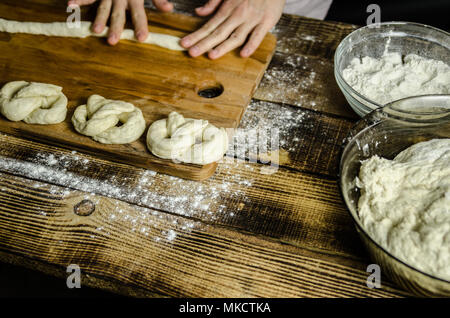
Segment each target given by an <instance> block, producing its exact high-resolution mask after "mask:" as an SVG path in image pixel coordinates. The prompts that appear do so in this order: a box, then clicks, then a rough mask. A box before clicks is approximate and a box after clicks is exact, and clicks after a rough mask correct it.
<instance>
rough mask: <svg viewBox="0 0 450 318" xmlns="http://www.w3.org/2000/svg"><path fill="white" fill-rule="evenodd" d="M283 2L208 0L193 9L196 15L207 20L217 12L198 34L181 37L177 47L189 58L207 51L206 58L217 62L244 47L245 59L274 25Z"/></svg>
mask: <svg viewBox="0 0 450 318" xmlns="http://www.w3.org/2000/svg"><path fill="white" fill-rule="evenodd" d="M285 2H286V0H209V1H208V2H207V3H206V4H205V5H204V6H203V7H199V8H197V9H196V12H197V14H198V15H200V16H207V15H210V14H212V13H213V12H214V11H215V10H216V9H217V8H219V9H218V10H217V13H216V14H215V15H214V16H213V17H212V18H211V19H210V20H209V21H208V22H206V24H205V25H203V27H201V28H200V29H199V30H197V31H195V32H194V33H192V34H189V35H187V36H185V37H184V38H183V39H182V40H181V45H182V46H183V47H185V48H186V49H189V54H190V55H191V56H193V57H197V56H199V55H202V54H203V53H205V52H207V51H209V53H208V56H209V58H211V59H217V58H219V57H221V56H222V55H224V54H225V53H227V52H229V51H231V50H234V49H235V48H237V47H239V46H241V45H242V44H244V43H246V44H245V46H244V47H243V49H242V50H241V56H242V57H249V56H250V55H252V54H253V53H254V52H255V51H256V49H257V48H258V46H259V45H260V44H261V42H262V40H263V39H264V37H265V35H266V34H267V32H269V31H270V29H272V27H273V26H275V24H277V22H278V20H279V19H280V17H281V14H282V12H283V8H284V4H285ZM219 6H220V7H219ZM249 34H250V36H249ZM248 36H249V37H248ZM247 37H248V40H247Z"/></svg>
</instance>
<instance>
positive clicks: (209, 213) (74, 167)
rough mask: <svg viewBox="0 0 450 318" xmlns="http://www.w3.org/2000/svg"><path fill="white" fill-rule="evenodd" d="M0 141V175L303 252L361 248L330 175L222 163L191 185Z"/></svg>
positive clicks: (27, 143)
mask: <svg viewBox="0 0 450 318" xmlns="http://www.w3.org/2000/svg"><path fill="white" fill-rule="evenodd" d="M0 142H1V143H2V144H3V145H4V147H3V148H1V150H0V155H2V156H7V157H8V158H12V159H8V158H5V157H3V158H1V160H0V171H5V172H8V173H12V174H15V175H20V176H22V177H26V178H30V179H35V180H41V181H45V182H49V183H52V184H55V185H59V186H64V187H68V188H70V189H76V190H81V191H86V192H92V193H96V194H100V195H103V196H108V197H111V198H115V199H120V200H122V201H126V202H129V203H132V204H136V205H139V206H143V207H147V208H152V209H157V210H159V211H165V212H169V213H171V214H174V215H180V216H186V217H189V218H192V219H194V220H201V221H202V222H204V223H208V224H214V225H222V226H227V227H230V228H234V229H236V230H239V231H244V232H249V233H254V234H258V235H265V236H267V237H270V238H272V239H275V240H279V241H283V242H286V243H289V244H294V245H298V246H302V247H306V248H311V249H320V250H324V251H328V252H332V253H336V254H342V255H347V256H349V257H352V258H359V257H360V255H361V254H362V251H363V248H362V245H361V243H360V241H359V239H358V237H357V235H356V232H355V230H354V227H353V223H352V220H351V218H350V216H349V215H348V213H347V211H346V208H345V206H344V205H343V203H342V200H341V198H340V194H339V191H338V187H337V181H336V178H334V177H327V176H321V175H315V174H310V173H304V172H300V171H294V170H292V169H289V168H285V167H282V166H280V167H279V168H278V170H277V171H276V172H275V174H267V172H269V173H271V172H273V171H272V170H270V169H269V170H268V171H266V168H267V166H264V165H261V164H256V163H251V162H248V161H244V160H240V159H237V160H236V159H232V158H228V159H226V160H224V161H223V162H222V163H221V164H220V165H219V167H218V170H217V173H216V174H215V175H214V176H213V177H212V178H211V179H210V180H206V181H204V182H193V181H187V180H181V179H177V178H171V177H168V176H166V175H162V174H154V173H153V172H150V171H148V170H142V169H138V168H134V167H130V166H127V165H121V164H116V163H113V162H108V161H105V160H101V159H98V158H96V157H93V156H86V155H82V154H78V153H75V154H74V153H72V152H71V151H70V150H61V149H59V148H57V147H49V146H47V145H42V144H39V143H35V142H31V141H26V140H22V139H18V138H15V137H9V136H5V135H0ZM18 160H19V161H18ZM269 167H270V166H269ZM261 169H262V170H261Z"/></svg>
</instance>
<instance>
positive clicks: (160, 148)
mask: <svg viewBox="0 0 450 318" xmlns="http://www.w3.org/2000/svg"><path fill="white" fill-rule="evenodd" d="M147 147H148V149H149V150H150V151H151V152H152V153H153V154H154V155H155V156H157V157H160V158H163V159H172V160H177V161H181V162H185V163H193V164H200V165H205V164H208V163H212V162H215V161H218V160H220V159H222V157H223V155H224V154H225V152H226V151H227V149H228V135H227V132H226V131H225V129H224V128H217V127H215V126H213V125H211V124H209V123H208V121H207V120H199V119H191V118H184V117H183V116H182V115H180V114H178V113H176V112H172V113H170V115H169V118H167V119H161V120H158V121H156V122H154V123H153V124H152V125H151V126H150V128H149V130H148V133H147Z"/></svg>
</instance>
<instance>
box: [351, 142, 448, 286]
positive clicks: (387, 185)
mask: <svg viewBox="0 0 450 318" xmlns="http://www.w3.org/2000/svg"><path fill="white" fill-rule="evenodd" d="M357 186H358V187H359V188H361V197H360V199H359V202H358V214H359V216H360V218H361V222H362V224H363V225H364V227H365V229H366V230H367V231H368V233H369V234H370V236H371V237H372V238H373V239H374V240H375V241H376V242H378V243H379V244H380V245H381V246H383V247H384V248H385V249H387V250H388V251H389V252H390V253H392V254H393V255H394V256H396V257H398V258H399V259H401V260H403V261H404V262H406V263H407V264H409V265H411V266H414V267H416V268H417V269H419V270H422V271H424V272H426V273H428V274H431V275H434V276H437V277H440V278H443V279H446V280H448V281H450V139H434V140H430V141H426V142H421V143H417V144H415V145H413V146H412V147H410V148H408V149H406V150H404V151H402V152H401V153H400V154H399V155H397V157H395V158H394V160H387V159H384V158H380V157H378V156H373V157H372V158H370V159H368V160H365V161H364V162H363V164H362V166H361V170H360V173H359V178H358V179H357Z"/></svg>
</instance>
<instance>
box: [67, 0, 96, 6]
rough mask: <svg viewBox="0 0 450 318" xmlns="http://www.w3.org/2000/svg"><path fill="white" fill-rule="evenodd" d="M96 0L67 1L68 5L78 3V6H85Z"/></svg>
mask: <svg viewBox="0 0 450 318" xmlns="http://www.w3.org/2000/svg"><path fill="white" fill-rule="evenodd" d="M95 1H97V0H69V1H67V5H68V6H73V5H78V6H87V5H90V4H93V3H94V2H95Z"/></svg>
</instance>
